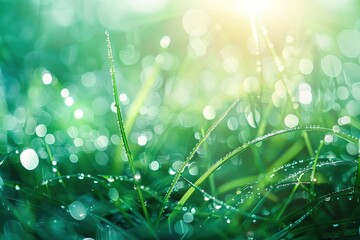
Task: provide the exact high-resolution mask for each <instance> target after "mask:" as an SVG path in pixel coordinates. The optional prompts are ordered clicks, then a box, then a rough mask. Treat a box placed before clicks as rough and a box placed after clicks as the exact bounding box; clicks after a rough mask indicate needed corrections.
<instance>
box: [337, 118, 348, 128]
mask: <svg viewBox="0 0 360 240" xmlns="http://www.w3.org/2000/svg"><path fill="white" fill-rule="evenodd" d="M350 122H351V118H350V117H349V116H343V117H341V118H339V119H338V124H339V125H340V126H343V125H346V124H349V123H350Z"/></svg>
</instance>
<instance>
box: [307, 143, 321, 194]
mask: <svg viewBox="0 0 360 240" xmlns="http://www.w3.org/2000/svg"><path fill="white" fill-rule="evenodd" d="M323 146H324V141H323V140H321V141H320V143H319V147H318V149H317V151H316V155H315V158H314V163H313V166H312V171H311V176H310V199H311V200H312V201H313V200H314V198H315V196H316V193H315V182H316V178H315V171H316V166H317V162H318V159H319V155H320V151H321V148H322V147H323Z"/></svg>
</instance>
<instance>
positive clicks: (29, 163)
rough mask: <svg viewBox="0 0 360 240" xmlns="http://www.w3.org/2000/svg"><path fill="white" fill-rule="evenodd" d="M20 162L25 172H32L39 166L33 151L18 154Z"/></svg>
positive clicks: (30, 149) (37, 158) (28, 150)
mask: <svg viewBox="0 0 360 240" xmlns="http://www.w3.org/2000/svg"><path fill="white" fill-rule="evenodd" d="M20 162H21V164H22V165H23V167H24V168H26V169H27V170H34V169H35V168H36V167H37V166H38V165H39V157H38V155H37V153H36V152H35V150H34V149H32V148H28V149H25V150H24V151H23V152H22V153H21V154H20Z"/></svg>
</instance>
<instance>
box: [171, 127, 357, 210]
mask: <svg viewBox="0 0 360 240" xmlns="http://www.w3.org/2000/svg"><path fill="white" fill-rule="evenodd" d="M297 131H301V132H303V131H307V132H309V131H315V132H325V133H328V132H333V131H332V130H331V129H329V128H324V127H319V126H317V127H313V126H309V127H296V128H288V129H283V130H278V131H274V132H272V133H269V134H266V135H264V136H262V137H259V138H256V139H254V140H252V141H250V142H248V143H245V144H243V145H241V146H240V147H238V148H236V149H235V150H233V151H231V152H230V153H228V154H227V155H226V156H224V157H223V158H221V159H220V160H218V161H217V162H216V163H215V164H213V165H212V166H211V167H210V168H209V169H208V170H207V171H206V172H205V173H204V174H203V175H202V176H200V177H199V178H198V180H197V181H196V182H195V183H194V185H195V186H200V185H201V184H202V183H203V182H204V181H205V180H206V179H207V178H208V177H209V176H210V175H211V174H212V173H214V172H215V171H216V170H217V169H218V168H219V167H221V166H222V165H223V164H224V163H226V162H227V161H228V160H230V159H231V158H232V157H234V156H235V155H237V154H239V153H241V152H243V151H245V150H247V149H248V148H249V147H251V146H253V145H255V144H257V143H260V142H263V141H265V140H268V139H270V138H272V137H274V136H277V135H282V134H286V133H290V132H297ZM334 135H337V136H338V137H341V138H344V139H346V140H348V141H350V142H354V143H355V142H357V140H356V138H354V137H352V136H348V135H345V134H341V133H339V132H334ZM194 190H195V189H194V188H193V187H190V188H189V189H188V191H187V192H186V193H185V194H184V195H183V196H182V198H181V199H180V201H179V202H178V204H177V206H176V208H175V211H174V212H173V214H176V212H177V211H178V210H179V209H181V207H182V206H183V205H184V204H185V203H186V202H187V200H188V199H189V198H190V197H191V195H192V194H193V193H194Z"/></svg>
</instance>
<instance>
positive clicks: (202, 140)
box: [155, 99, 239, 228]
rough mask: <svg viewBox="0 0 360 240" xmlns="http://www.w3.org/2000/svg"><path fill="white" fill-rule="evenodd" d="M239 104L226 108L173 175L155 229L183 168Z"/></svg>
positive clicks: (237, 100) (234, 103)
mask: <svg viewBox="0 0 360 240" xmlns="http://www.w3.org/2000/svg"><path fill="white" fill-rule="evenodd" d="M238 102H239V99H236V100H235V101H234V102H233V103H232V104H231V105H230V107H228V109H227V110H226V111H225V112H224V113H223V114H222V115H221V116H220V117H219V119H218V120H216V121H215V122H214V123H213V124H212V125H211V127H210V128H209V129H208V130H207V131H206V132H205V134H204V135H203V137H202V138H201V139H200V140H199V142H198V143H197V144H196V145H195V147H194V148H193V149H192V150H191V152H190V154H189V155H188V156H187V158H186V159H185V161H184V163H183V164H182V166H181V167H180V169H179V171H178V172H177V173H176V174H175V177H174V179H173V181H172V183H171V185H170V187H169V190H168V191H167V193H166V195H165V198H164V203H163V205H162V207H161V209H160V212H159V215H158V217H157V220H156V224H155V228H157V226H158V225H159V222H160V219H161V216H162V214H163V212H164V209H165V206H166V204H167V203H168V201H169V198H170V196H171V193H172V192H173V190H174V188H175V185H176V183H177V182H178V181H179V179H180V176H181V173H182V172H183V171H184V170H185V167H186V166H187V164H188V163H189V162H190V160H191V159H192V158H193V157H194V155H195V153H196V151H197V150H198V149H199V147H200V146H201V145H202V144H203V143H204V142H205V140H206V139H207V138H208V137H209V135H210V133H211V132H212V131H213V130H214V129H215V128H216V127H217V126H218V125H219V123H220V122H221V121H222V120H223V119H224V118H225V117H226V116H227V115H228V113H229V112H230V110H231V109H232V108H233V107H234V106H235V105H236V104H237V103H238Z"/></svg>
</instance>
